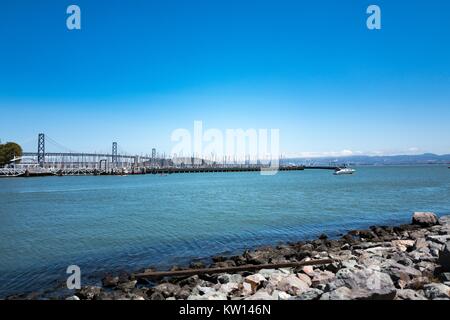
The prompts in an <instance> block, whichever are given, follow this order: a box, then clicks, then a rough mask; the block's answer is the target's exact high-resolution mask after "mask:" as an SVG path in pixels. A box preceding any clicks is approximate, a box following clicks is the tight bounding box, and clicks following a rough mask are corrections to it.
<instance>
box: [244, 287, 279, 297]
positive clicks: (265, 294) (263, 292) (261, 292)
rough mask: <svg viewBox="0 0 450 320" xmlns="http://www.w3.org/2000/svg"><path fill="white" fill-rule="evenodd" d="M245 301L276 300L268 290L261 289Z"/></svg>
mask: <svg viewBox="0 0 450 320" xmlns="http://www.w3.org/2000/svg"><path fill="white" fill-rule="evenodd" d="M244 300H274V298H273V297H272V295H271V294H269V293H268V292H267V291H266V290H263V289H261V290H259V291H257V292H256V293H255V294H254V295H252V296H250V297H247V298H245V299H244Z"/></svg>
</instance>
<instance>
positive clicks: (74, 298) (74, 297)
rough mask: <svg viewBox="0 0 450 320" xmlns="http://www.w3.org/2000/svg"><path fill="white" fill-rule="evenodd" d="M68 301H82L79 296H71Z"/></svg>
mask: <svg viewBox="0 0 450 320" xmlns="http://www.w3.org/2000/svg"><path fill="white" fill-rule="evenodd" d="M66 300H80V298H78V297H77V296H70V297H67V298H66Z"/></svg>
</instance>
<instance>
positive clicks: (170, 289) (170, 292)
mask: <svg viewBox="0 0 450 320" xmlns="http://www.w3.org/2000/svg"><path fill="white" fill-rule="evenodd" d="M153 290H154V291H155V292H159V293H161V294H162V295H163V296H164V297H165V298H168V297H172V296H174V295H175V294H176V293H177V292H178V291H179V290H180V286H178V285H175V284H173V283H168V282H166V283H161V284H159V285H157V286H156V287H154V288H153Z"/></svg>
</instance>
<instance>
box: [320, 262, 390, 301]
mask: <svg viewBox="0 0 450 320" xmlns="http://www.w3.org/2000/svg"><path fill="white" fill-rule="evenodd" d="M343 286H345V287H347V288H349V289H351V291H352V298H353V299H361V300H364V299H368V300H370V299H375V300H392V299H394V298H395V295H396V292H397V290H396V288H395V286H394V283H393V282H392V279H391V277H390V276H389V275H388V274H386V273H384V272H379V271H376V270H373V269H369V268H366V269H356V268H351V269H348V268H346V269H341V270H339V271H338V272H337V273H336V281H334V282H333V283H331V284H330V285H329V287H330V289H332V290H333V289H337V288H339V287H343Z"/></svg>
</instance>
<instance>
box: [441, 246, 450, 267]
mask: <svg viewBox="0 0 450 320" xmlns="http://www.w3.org/2000/svg"><path fill="white" fill-rule="evenodd" d="M439 264H440V265H441V267H442V271H450V242H447V244H446V245H445V247H444V249H443V250H441V251H440V252H439Z"/></svg>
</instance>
